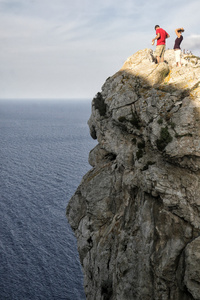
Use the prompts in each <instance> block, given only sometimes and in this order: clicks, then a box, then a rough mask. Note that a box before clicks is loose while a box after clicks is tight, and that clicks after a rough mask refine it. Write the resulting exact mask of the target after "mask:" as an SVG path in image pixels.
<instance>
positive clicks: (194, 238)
mask: <svg viewBox="0 0 200 300" xmlns="http://www.w3.org/2000/svg"><path fill="white" fill-rule="evenodd" d="M191 60H195V58H194V57H193V58H192V57H191V58H190V59H189V58H187V59H186V58H185V66H183V67H182V68H177V67H175V62H174V53H173V50H167V51H166V53H165V62H164V63H160V64H159V65H157V64H155V63H154V62H153V52H152V51H151V50H150V49H145V50H142V51H138V52H137V53H136V54H134V55H133V56H131V57H130V58H128V60H127V61H126V62H125V63H124V65H123V67H122V69H121V70H119V71H118V72H117V73H116V74H114V75H113V76H112V77H110V78H108V79H107V80H106V82H105V83H104V85H103V87H102V91H101V92H100V93H98V94H97V95H96V96H95V98H94V99H93V102H92V114H91V117H90V119H89V121H88V124H89V127H90V132H91V136H92V137H93V138H95V139H97V140H98V145H97V146H96V147H95V148H94V149H93V150H91V152H90V154H89V162H90V164H91V166H92V167H93V168H92V169H91V170H90V171H89V172H88V173H87V174H86V175H85V176H84V177H83V179H82V182H81V184H80V186H79V187H78V189H77V191H76V193H75V195H74V196H73V197H72V199H71V200H70V202H69V204H68V207H67V217H68V220H69V222H70V224H71V226H72V228H73V230H74V232H75V235H76V237H77V242H78V250H79V254H80V259H81V263H82V266H83V271H84V280H85V293H86V296H87V299H88V300H94V299H95V300H106V299H110V300H129V299H130V300H133V299H134V300H140V299H143V300H150V299H152V300H161V299H162V300H167V299H170V300H175V299H176V300H194V299H195V300H196V299H200V298H199V295H200V271H199V270H200V242H199V241H200V240H199V235H200V64H199V60H198V58H196V60H195V62H192V61H191Z"/></svg>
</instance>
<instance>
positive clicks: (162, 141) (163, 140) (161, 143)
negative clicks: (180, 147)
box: [156, 126, 173, 151]
mask: <svg viewBox="0 0 200 300" xmlns="http://www.w3.org/2000/svg"><path fill="white" fill-rule="evenodd" d="M172 139H173V138H172V136H171V135H170V133H169V131H168V127H167V126H166V127H162V128H161V131H160V138H159V139H157V141H156V145H157V148H158V150H160V151H163V150H164V149H165V147H166V146H167V145H168V144H169V143H170V142H171V141H172Z"/></svg>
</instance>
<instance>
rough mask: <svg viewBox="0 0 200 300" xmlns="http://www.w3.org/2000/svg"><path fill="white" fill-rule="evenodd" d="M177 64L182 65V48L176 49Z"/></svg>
mask: <svg viewBox="0 0 200 300" xmlns="http://www.w3.org/2000/svg"><path fill="white" fill-rule="evenodd" d="M175 59H176V66H177V67H181V50H175Z"/></svg>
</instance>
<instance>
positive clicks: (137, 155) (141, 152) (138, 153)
mask: <svg viewBox="0 0 200 300" xmlns="http://www.w3.org/2000/svg"><path fill="white" fill-rule="evenodd" d="M142 156H143V150H142V149H139V150H138V151H137V152H136V157H137V159H138V160H139V159H140V158H142Z"/></svg>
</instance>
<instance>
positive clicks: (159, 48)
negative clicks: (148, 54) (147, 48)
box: [155, 45, 165, 64]
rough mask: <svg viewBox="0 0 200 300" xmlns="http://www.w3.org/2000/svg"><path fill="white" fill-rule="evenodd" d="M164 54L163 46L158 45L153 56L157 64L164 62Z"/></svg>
mask: <svg viewBox="0 0 200 300" xmlns="http://www.w3.org/2000/svg"><path fill="white" fill-rule="evenodd" d="M164 52H165V45H158V46H157V47H156V51H155V56H156V59H157V63H158V64H159V63H160V62H163V61H164Z"/></svg>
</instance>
